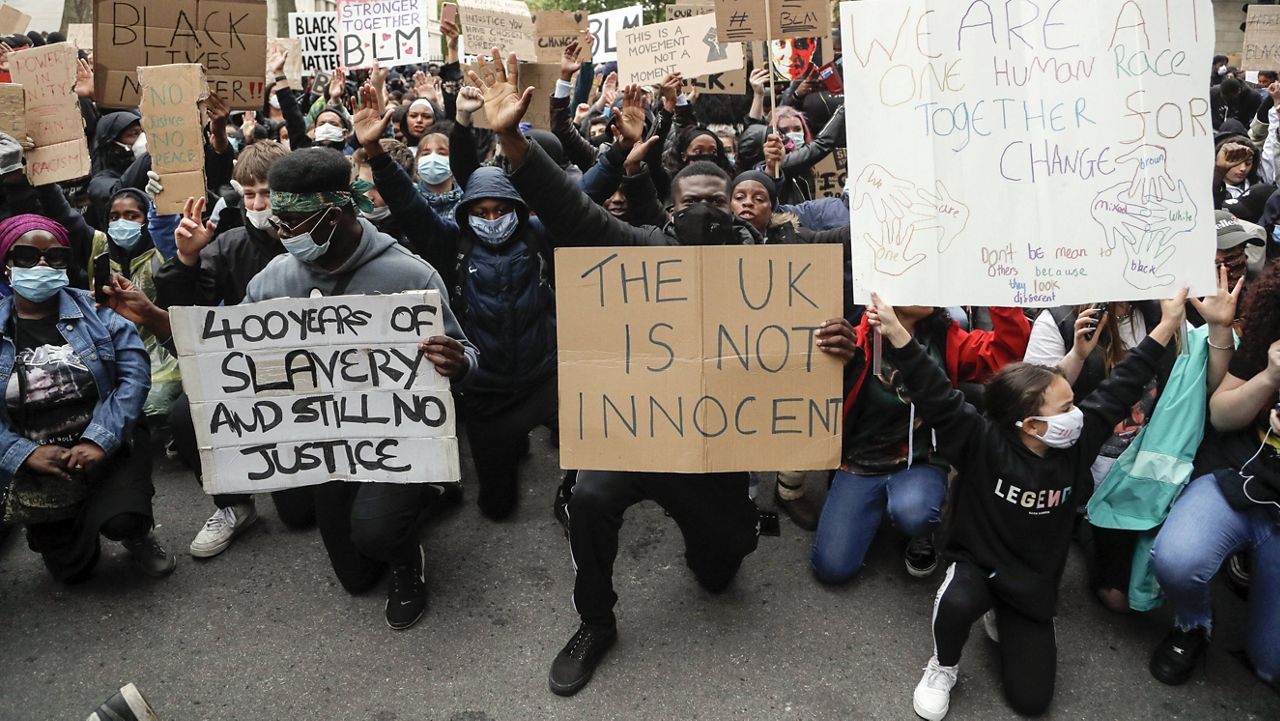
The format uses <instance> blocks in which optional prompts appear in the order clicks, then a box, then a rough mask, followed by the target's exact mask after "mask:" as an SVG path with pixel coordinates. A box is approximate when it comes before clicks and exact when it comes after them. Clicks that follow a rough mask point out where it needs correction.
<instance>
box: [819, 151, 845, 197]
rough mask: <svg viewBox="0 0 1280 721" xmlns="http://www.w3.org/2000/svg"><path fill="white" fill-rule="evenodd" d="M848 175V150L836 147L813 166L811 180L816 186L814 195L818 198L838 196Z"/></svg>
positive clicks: (842, 190)
mask: <svg viewBox="0 0 1280 721" xmlns="http://www.w3.org/2000/svg"><path fill="white" fill-rule="evenodd" d="M848 177H849V157H848V150H847V149H846V148H836V149H835V150H833V151H831V154H830V155H828V156H827V157H825V158H823V159H822V160H820V161H818V163H817V164H816V165H814V166H813V180H814V185H815V186H816V187H815V188H814V195H815V196H817V197H819V198H839V197H840V195H841V194H842V193H844V183H845V180H847V179H848Z"/></svg>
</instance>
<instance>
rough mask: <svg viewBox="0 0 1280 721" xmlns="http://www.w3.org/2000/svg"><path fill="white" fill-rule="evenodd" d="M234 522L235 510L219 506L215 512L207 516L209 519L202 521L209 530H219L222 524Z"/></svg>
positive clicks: (229, 524)
mask: <svg viewBox="0 0 1280 721" xmlns="http://www.w3.org/2000/svg"><path fill="white" fill-rule="evenodd" d="M235 524H236V512H235V511H233V510H231V509H230V508H219V509H218V512H217V513H214V514H213V515H212V516H209V520H207V521H205V522H204V527H205V529H206V530H209V531H220V530H222V528H223V526H234V525H235Z"/></svg>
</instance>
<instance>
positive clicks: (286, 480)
mask: <svg viewBox="0 0 1280 721" xmlns="http://www.w3.org/2000/svg"><path fill="white" fill-rule="evenodd" d="M172 319H173V338H174V342H175V343H176V344H177V347H178V363H179V365H180V366H181V369H182V376H183V378H184V379H185V382H184V386H185V388H186V391H187V393H188V395H189V396H190V398H191V416H192V420H193V421H194V423H195V428H196V441H197V444H198V447H199V449H200V460H201V463H202V464H203V466H204V488H205V492H207V493H210V494H213V493H256V492H260V491H271V490H280V489H284V488H294V487H297V486H307V485H314V484H317V483H325V482H327V481H331V480H342V481H381V482H390V483H424V482H439V481H457V480H459V478H460V473H459V468H458V439H457V434H456V430H455V421H454V414H453V396H452V394H451V393H450V391H449V381H448V379H446V378H444V377H442V376H441V375H440V374H439V373H437V372H436V369H435V367H434V366H433V365H432V364H431V362H430V361H429V360H427V358H426V357H425V356H424V355H423V354H422V353H420V352H419V351H418V343H419V341H420V340H421V339H423V338H425V337H428V336H432V335H442V334H443V333H444V330H443V329H444V323H443V321H442V319H441V317H440V294H439V293H438V292H436V291H423V292H414V293H400V294H396V295H369V296H339V297H334V298H299V299H281V300H272V301H266V302H262V303H253V304H249V305H238V306H230V307H219V308H206V307H175V308H173V310H172Z"/></svg>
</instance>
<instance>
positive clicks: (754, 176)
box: [729, 170, 778, 208]
mask: <svg viewBox="0 0 1280 721" xmlns="http://www.w3.org/2000/svg"><path fill="white" fill-rule="evenodd" d="M748 180H754V181H756V182H757V183H759V184H760V185H762V186H764V192H766V193H768V194H769V207H771V208H777V207H778V187H777V186H776V185H774V181H773V178H770V177H769V176H768V175H765V174H764V173H763V172H762V171H759V170H748V171H747V172H745V173H740V174H738V177H736V178H734V179H733V183H732V184H730V185H729V197H730V198H732V197H733V190H734V188H737V187H738V185H739V184H741V183H745V182H747V181H748Z"/></svg>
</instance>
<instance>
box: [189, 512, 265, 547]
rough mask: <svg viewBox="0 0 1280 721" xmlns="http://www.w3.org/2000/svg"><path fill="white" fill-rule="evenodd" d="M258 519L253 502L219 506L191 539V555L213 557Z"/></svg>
mask: <svg viewBox="0 0 1280 721" xmlns="http://www.w3.org/2000/svg"><path fill="white" fill-rule="evenodd" d="M257 520H258V509H257V507H256V506H254V505H253V502H252V501H250V502H249V503H239V504H236V505H234V506H230V507H228V508H219V509H218V510H216V511H214V512H213V515H212V516H209V520H207V521H205V523H204V528H201V529H200V532H199V533H197V534H196V537H195V539H194V540H193V541H191V555H192V556H195V557H196V558H212V557H213V556H216V555H218V554H219V553H222V552H223V551H225V550H227V546H230V545H231V541H232V539H234V538H235V537H236V536H238V535H240V534H241V533H244V532H245V531H246V530H248V528H249V526H252V525H253V523H254V521H257Z"/></svg>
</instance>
